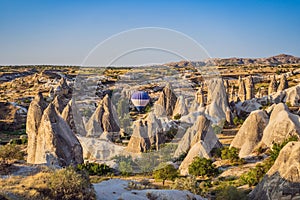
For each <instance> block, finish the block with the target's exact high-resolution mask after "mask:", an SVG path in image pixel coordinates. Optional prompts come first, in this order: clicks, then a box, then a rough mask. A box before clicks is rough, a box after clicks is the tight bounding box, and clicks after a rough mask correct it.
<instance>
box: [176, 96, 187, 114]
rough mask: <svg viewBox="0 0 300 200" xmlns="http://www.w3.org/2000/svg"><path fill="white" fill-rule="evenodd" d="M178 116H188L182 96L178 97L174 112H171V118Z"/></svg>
mask: <svg viewBox="0 0 300 200" xmlns="http://www.w3.org/2000/svg"><path fill="white" fill-rule="evenodd" d="M178 114H179V115H181V116H183V115H186V114H188V109H187V107H186V105H185V100H184V98H183V96H179V97H178V98H177V102H176V104H175V107H174V111H173V117H174V116H175V115H178Z"/></svg>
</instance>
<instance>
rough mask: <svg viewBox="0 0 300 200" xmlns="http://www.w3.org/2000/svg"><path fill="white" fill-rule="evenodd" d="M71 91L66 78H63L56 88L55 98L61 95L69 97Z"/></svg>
mask: <svg viewBox="0 0 300 200" xmlns="http://www.w3.org/2000/svg"><path fill="white" fill-rule="evenodd" d="M70 91H71V89H70V87H69V86H68V84H67V81H66V79H65V78H61V79H60V81H59V84H58V85H57V86H56V87H55V88H54V96H56V95H59V96H62V95H68V94H69V93H70Z"/></svg>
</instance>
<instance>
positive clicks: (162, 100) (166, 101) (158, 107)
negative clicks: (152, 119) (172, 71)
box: [154, 83, 177, 117]
mask: <svg viewBox="0 0 300 200" xmlns="http://www.w3.org/2000/svg"><path fill="white" fill-rule="evenodd" d="M176 102H177V97H176V95H175V93H174V92H173V88H172V86H171V84H170V83H167V85H166V86H165V87H164V89H163V91H162V93H161V94H160V96H159V99H158V100H157V102H156V103H155V104H154V112H155V115H156V116H158V117H159V116H165V115H167V116H172V115H173V110H174V108H175V104H176Z"/></svg>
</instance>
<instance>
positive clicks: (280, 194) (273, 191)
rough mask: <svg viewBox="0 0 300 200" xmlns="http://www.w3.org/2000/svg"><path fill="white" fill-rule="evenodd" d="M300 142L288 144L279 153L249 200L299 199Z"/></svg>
mask: <svg viewBox="0 0 300 200" xmlns="http://www.w3.org/2000/svg"><path fill="white" fill-rule="evenodd" d="M299 152H300V142H289V143H288V144H287V145H286V146H285V147H284V148H283V149H282V150H281V151H280V153H279V156H278V158H277V159H276V161H275V163H274V165H273V166H272V167H271V169H270V170H269V171H268V173H267V174H266V176H265V177H264V178H263V180H262V181H261V182H260V183H259V184H258V185H257V186H256V187H255V189H254V190H253V191H252V192H251V193H250V194H249V198H250V199H254V200H272V199H299V198H300V154H299Z"/></svg>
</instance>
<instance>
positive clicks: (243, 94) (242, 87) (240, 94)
mask: <svg viewBox="0 0 300 200" xmlns="http://www.w3.org/2000/svg"><path fill="white" fill-rule="evenodd" d="M238 87H239V90H238V98H239V99H240V101H245V100H246V86H245V81H244V80H243V79H242V78H241V77H239V82H238Z"/></svg>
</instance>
